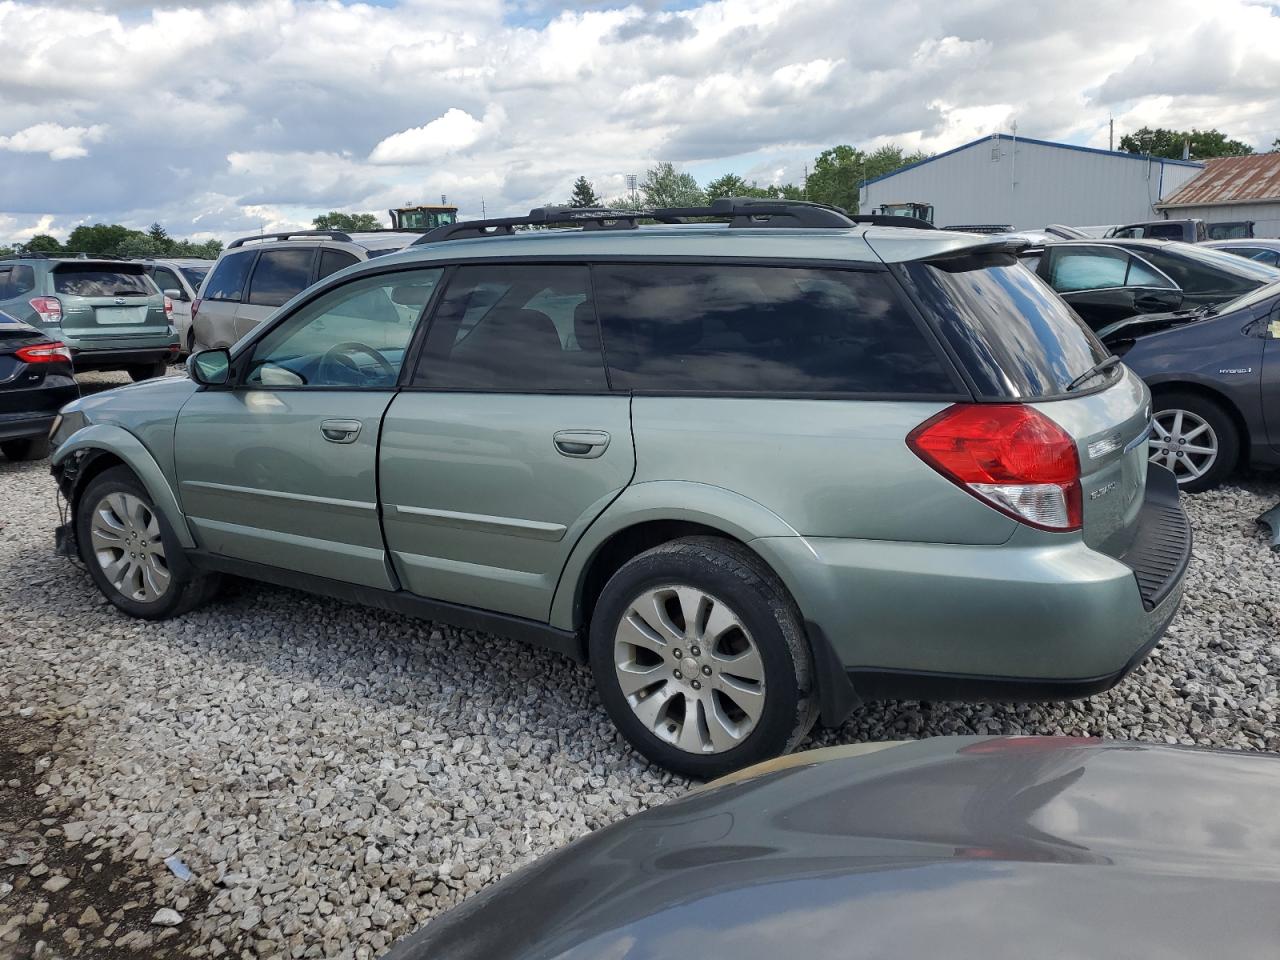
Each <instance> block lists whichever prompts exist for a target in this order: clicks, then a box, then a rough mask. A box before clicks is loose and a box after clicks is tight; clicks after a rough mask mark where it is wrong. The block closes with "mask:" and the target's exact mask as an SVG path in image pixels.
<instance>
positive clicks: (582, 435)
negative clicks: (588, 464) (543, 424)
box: [552, 430, 609, 460]
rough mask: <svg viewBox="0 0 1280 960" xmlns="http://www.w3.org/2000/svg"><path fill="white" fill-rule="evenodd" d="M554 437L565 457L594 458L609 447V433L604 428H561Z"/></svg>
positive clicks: (557, 447) (558, 450)
mask: <svg viewBox="0 0 1280 960" xmlns="http://www.w3.org/2000/svg"><path fill="white" fill-rule="evenodd" d="M552 439H553V440H554V441H555V444H556V450H557V452H559V453H560V454H561V456H565V457H577V458H579V459H581V460H594V459H595V458H596V457H598V456H600V455H601V454H603V453H604V452H605V450H607V449H609V435H608V434H607V433H605V432H604V431H603V430H561V431H560V432H558V433H557V434H556V435H555V436H554V437H552Z"/></svg>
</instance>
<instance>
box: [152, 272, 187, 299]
mask: <svg viewBox="0 0 1280 960" xmlns="http://www.w3.org/2000/svg"><path fill="white" fill-rule="evenodd" d="M153 279H154V280H155V282H156V286H157V287H159V288H160V289H161V290H162V291H163V290H177V291H178V296H179V297H182V299H184V300H185V299H186V297H185V295H184V294H183V292H182V284H181V283H179V282H178V278H177V277H176V276H174V275H173V271H172V270H169V269H168V268H166V267H156V272H155V275H154V277H153Z"/></svg>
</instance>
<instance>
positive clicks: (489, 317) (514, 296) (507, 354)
mask: <svg viewBox="0 0 1280 960" xmlns="http://www.w3.org/2000/svg"><path fill="white" fill-rule="evenodd" d="M413 385H414V386H415V387H426V388H428V389H433V390H485V391H489V392H493V393H538V392H543V391H557V392H562V391H563V392H583V393H595V392H604V391H606V390H608V388H609V385H608V380H607V378H606V377H605V372H604V361H603V358H602V357H601V354H600V336H599V333H598V331H597V326H596V315H595V306H594V303H593V301H592V297H591V275H590V272H589V271H588V269H587V268H586V267H585V266H582V265H573V264H569V265H562V264H544V265H515V266H504V265H501V264H494V265H484V266H464V267H459V268H458V270H457V272H456V273H455V274H454V277H453V279H452V280H451V281H450V282H449V288H448V289H447V290H446V291H445V293H444V297H443V298H442V299H441V301H440V307H439V309H437V310H436V313H435V316H434V317H433V318H432V320H431V330H430V331H429V332H428V334H427V344H426V349H425V350H424V351H423V359H422V363H421V365H420V366H419V369H418V370H417V372H416V374H415V376H414V379H413Z"/></svg>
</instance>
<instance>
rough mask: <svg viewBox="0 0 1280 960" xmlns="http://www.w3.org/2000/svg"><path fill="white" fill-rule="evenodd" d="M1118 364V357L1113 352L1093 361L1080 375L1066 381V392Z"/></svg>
mask: <svg viewBox="0 0 1280 960" xmlns="http://www.w3.org/2000/svg"><path fill="white" fill-rule="evenodd" d="M1119 365H1120V358H1119V357H1117V356H1116V355H1115V354H1112V355H1111V356H1109V357H1106V358H1105V359H1102V360H1099V361H1098V362H1097V363H1095V364H1094V365H1093V366H1092V367H1090V368H1089V369H1088V370H1086V371H1085V372H1084V373H1082V374H1080V376H1078V377H1076V378H1075V379H1074V380H1072V381H1071V382H1070V383H1068V384H1067V390H1066V392H1067V393H1070V392H1071V391H1072V390H1074V389H1075V388H1076V387H1078V386H1081V385H1082V384H1085V383H1088V382H1089V381H1090V380H1092V379H1093V378H1094V377H1096V376H1098V375H1100V374H1103V373H1106V372H1107V371H1108V370H1110V369H1111V368H1113V367H1117V366H1119Z"/></svg>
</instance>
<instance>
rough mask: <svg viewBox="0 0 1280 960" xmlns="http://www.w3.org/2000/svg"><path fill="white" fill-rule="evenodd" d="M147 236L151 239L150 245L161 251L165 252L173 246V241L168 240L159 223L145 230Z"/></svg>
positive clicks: (165, 231) (167, 233) (167, 234)
mask: <svg viewBox="0 0 1280 960" xmlns="http://www.w3.org/2000/svg"><path fill="white" fill-rule="evenodd" d="M147 236H148V237H150V238H151V242H152V243H154V244H155V245H156V246H157V247H159V248H160V249H162V250H167V249H168V248H169V247H170V246H171V245H172V244H173V240H171V239H170V238H169V232H168V231H167V230H165V228H164V227H162V226H160V224H159V223H153V224H151V226H150V228H148V230H147Z"/></svg>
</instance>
